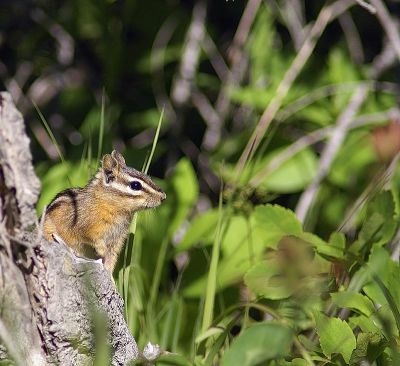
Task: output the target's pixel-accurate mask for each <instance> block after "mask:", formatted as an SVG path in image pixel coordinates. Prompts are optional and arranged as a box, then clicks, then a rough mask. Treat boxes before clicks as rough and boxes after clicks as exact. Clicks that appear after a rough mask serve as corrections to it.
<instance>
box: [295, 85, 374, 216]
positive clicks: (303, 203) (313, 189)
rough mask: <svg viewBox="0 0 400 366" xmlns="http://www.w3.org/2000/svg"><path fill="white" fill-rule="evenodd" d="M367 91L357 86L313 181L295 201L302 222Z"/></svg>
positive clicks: (363, 87)
mask: <svg viewBox="0 0 400 366" xmlns="http://www.w3.org/2000/svg"><path fill="white" fill-rule="evenodd" d="M367 93H368V88H367V87H366V86H365V85H362V86H359V87H358V88H357V89H356V91H355V92H354V94H353V96H352V98H351V100H350V102H349V104H348V106H347V108H346V109H345V110H344V111H343V113H342V114H341V115H340V116H339V119H338V121H337V123H336V127H335V129H334V131H333V133H332V135H331V138H330V139H329V141H328V143H327V145H326V146H325V148H324V150H323V152H322V154H321V159H320V161H319V166H318V170H317V173H316V175H315V177H314V179H313V181H312V182H311V184H310V185H309V186H308V187H307V189H306V190H305V191H304V192H303V194H302V195H301V197H300V199H299V202H298V203H297V207H296V215H297V217H298V219H299V220H300V221H301V222H302V223H304V222H305V219H306V217H307V214H308V212H309V209H310V207H311V206H312V204H313V202H314V199H315V197H316V195H317V193H318V191H319V186H320V184H321V182H322V180H323V179H324V178H325V176H326V175H327V174H328V172H329V170H330V167H331V165H332V162H333V159H334V158H335V156H336V154H337V152H338V150H339V149H340V147H341V146H342V143H343V141H344V139H345V137H346V134H347V131H348V129H349V127H350V123H351V121H352V120H353V118H354V116H355V115H356V114H357V112H358V110H359V109H360V107H361V106H362V104H363V102H364V100H365V98H366V96H367Z"/></svg>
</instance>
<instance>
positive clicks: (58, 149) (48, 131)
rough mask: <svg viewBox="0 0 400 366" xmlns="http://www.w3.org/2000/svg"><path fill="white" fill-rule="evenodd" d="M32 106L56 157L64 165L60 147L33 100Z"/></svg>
mask: <svg viewBox="0 0 400 366" xmlns="http://www.w3.org/2000/svg"><path fill="white" fill-rule="evenodd" d="M32 104H33V106H34V107H35V109H36V112H37V114H38V115H39V117H40V120H41V121H42V123H43V126H44V128H45V129H46V132H47V134H48V135H49V137H50V140H51V142H52V143H53V145H54V147H55V148H56V150H57V154H58V156H59V157H60V159H61V161H62V162H63V163H65V159H64V155H63V153H62V152H61V149H60V146H59V145H58V143H57V140H56V138H55V137H54V134H53V132H52V131H51V128H50V126H49V124H48V123H47V121H46V118H44V116H43V114H42V112H41V111H40V109H39V107H38V106H37V104H36V103H35V102H34V101H33V100H32Z"/></svg>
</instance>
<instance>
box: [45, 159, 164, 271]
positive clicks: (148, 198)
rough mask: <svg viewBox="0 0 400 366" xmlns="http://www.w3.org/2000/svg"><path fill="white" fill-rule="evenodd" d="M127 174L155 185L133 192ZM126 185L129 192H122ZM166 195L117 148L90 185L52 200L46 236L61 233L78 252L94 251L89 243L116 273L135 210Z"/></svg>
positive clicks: (48, 237)
mask: <svg viewBox="0 0 400 366" xmlns="http://www.w3.org/2000/svg"><path fill="white" fill-rule="evenodd" d="M127 175H128V176H129V177H131V178H136V179H138V180H139V181H141V182H144V183H145V184H147V185H148V186H149V187H150V188H149V189H143V190H140V191H136V192H133V193H135V194H136V195H133V193H132V194H130V192H129V185H128V184H129V182H127V179H126V176H127ZM116 184H119V185H118V186H116ZM125 186H126V187H127V188H126V190H127V191H122V190H121V189H125V188H124V187H125ZM121 187H122V188H121ZM144 188H145V187H144ZM146 188H147V187H146ZM165 198H166V195H165V193H164V192H163V191H162V190H161V189H160V188H159V187H158V186H157V185H155V184H154V183H153V182H152V181H151V179H150V177H148V176H147V175H145V174H143V173H141V172H138V171H136V170H135V169H133V168H129V167H127V166H126V165H125V160H124V159H123V157H122V155H121V154H119V153H118V152H116V151H113V152H112V154H111V155H109V154H107V155H105V156H104V157H103V163H102V167H101V168H100V170H99V172H98V173H97V174H96V175H95V177H93V178H92V180H91V181H90V182H89V183H88V184H87V185H86V186H85V187H83V188H74V189H67V190H65V191H63V192H61V193H59V194H58V195H57V196H56V197H55V198H54V199H53V201H52V202H51V203H50V205H49V206H48V208H47V210H46V213H45V218H44V227H43V228H44V235H45V237H46V239H47V240H49V241H51V240H53V234H57V235H58V236H60V237H61V238H62V239H63V240H64V242H65V243H66V244H67V245H68V246H70V247H71V248H72V249H73V251H74V252H75V253H76V254H77V255H79V256H84V257H86V256H92V255H91V254H90V248H92V250H93V249H94V252H95V256H96V257H100V258H102V259H103V262H104V266H105V267H106V269H107V270H109V271H110V272H111V273H112V271H113V270H114V267H115V264H116V261H117V259H118V255H119V253H120V252H121V250H122V247H123V245H124V242H125V239H126V237H127V235H128V230H129V224H130V222H131V221H132V217H133V214H134V213H135V212H136V211H138V210H142V209H146V208H149V207H156V206H158V205H159V204H160V203H161V201H163V200H164V199H165Z"/></svg>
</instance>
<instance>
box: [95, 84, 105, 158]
mask: <svg viewBox="0 0 400 366" xmlns="http://www.w3.org/2000/svg"><path fill="white" fill-rule="evenodd" d="M104 110H105V91H104V88H103V92H102V94H101V113H100V130H99V143H98V145H97V165H98V164H99V161H100V157H101V153H102V151H103V138H104Z"/></svg>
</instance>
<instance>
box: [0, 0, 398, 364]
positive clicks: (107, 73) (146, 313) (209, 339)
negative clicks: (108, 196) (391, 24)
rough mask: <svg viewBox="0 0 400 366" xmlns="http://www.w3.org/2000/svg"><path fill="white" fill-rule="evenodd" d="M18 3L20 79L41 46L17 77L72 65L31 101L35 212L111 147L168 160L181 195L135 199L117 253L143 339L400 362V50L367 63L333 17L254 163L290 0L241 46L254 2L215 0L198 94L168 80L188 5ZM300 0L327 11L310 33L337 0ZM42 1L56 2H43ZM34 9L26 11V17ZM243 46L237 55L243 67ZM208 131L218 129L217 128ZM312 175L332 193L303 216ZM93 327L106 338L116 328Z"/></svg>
mask: <svg viewBox="0 0 400 366" xmlns="http://www.w3.org/2000/svg"><path fill="white" fill-rule="evenodd" d="M9 3H10V4H11V5H10V7H11V11H10V14H14V13H15V14H14V16H10V15H9V14H8V12H4V14H7V15H2V14H3V13H1V12H0V21H2V22H3V23H4V24H5V25H6V26H4V27H3V28H2V29H4V31H3V32H4V33H2V34H1V37H0V38H1V40H2V42H0V43H1V44H0V50H1V51H4V55H5V57H4V58H2V75H1V77H2V79H4V80H3V84H4V86H5V87H8V86H9V85H13V83H15V82H16V83H17V84H18V83H20V82H21V83H24V82H23V81H21V80H22V79H24V70H25V68H24V67H25V66H26V65H28V66H29V67H28V68H27V69H29V70H31V71H29V76H27V77H26V78H27V80H26V83H25V85H20V86H19V87H20V88H21V90H22V91H23V92H24V93H25V92H26V94H27V95H29V97H30V98H31V97H32V99H35V98H34V97H35V95H34V94H35V93H34V91H35V90H37V89H40V88H37V85H51V86H54V85H55V84H57V83H55V82H54V81H53V80H64V79H65V81H63V83H62V87H61V90H59V91H58V92H57V91H55V93H56V95H55V96H53V97H52V96H50V97H49V98H50V100H49V101H48V102H46V100H45V101H43V100H44V99H46V98H44V97H43V96H42V95H41V94H39V95H36V97H37V100H38V102H37V103H38V108H37V110H35V111H34V113H30V112H29V106H28V107H27V106H26V105H25V104H26V103H25V102H26V101H24V103H21V107H22V108H23V109H24V110H25V111H27V112H26V119H27V128H28V131H29V133H31V135H32V150H33V155H34V159H35V163H36V169H37V174H38V175H39V176H40V178H41V181H42V194H41V197H40V200H39V202H38V204H37V211H38V214H39V215H40V214H41V213H42V211H43V208H44V207H45V205H47V204H48V203H49V202H50V201H51V199H52V198H53V197H54V196H55V195H56V194H57V193H58V192H59V191H61V190H63V189H65V188H68V187H71V186H83V185H84V184H86V182H87V181H88V179H90V177H91V176H92V174H93V173H94V171H95V170H96V168H97V167H98V163H99V157H100V156H101V155H102V154H103V153H104V152H108V151H110V150H111V149H112V148H115V147H117V148H118V149H120V150H121V152H122V153H123V154H124V156H125V157H126V161H127V163H128V165H130V166H133V167H135V168H137V169H140V168H141V167H144V169H143V170H145V171H147V169H149V172H150V174H152V175H155V176H159V177H160V176H162V177H164V179H162V180H157V179H156V180H157V182H158V183H159V184H160V186H161V187H163V189H164V190H165V191H166V193H167V200H166V201H165V202H163V203H162V205H161V206H160V207H159V208H157V209H156V210H151V211H145V212H141V213H139V214H138V215H137V220H136V219H135V221H134V223H133V224H132V226H131V230H130V237H129V240H128V241H127V245H126V248H125V250H124V253H123V255H122V256H121V263H120V265H119V267H118V270H117V271H116V273H115V278H116V283H117V285H118V289H119V291H120V293H121V296H122V297H123V299H124V302H125V316H126V320H127V323H128V326H129V328H130V330H131V331H132V333H133V334H134V336H135V339H136V340H137V342H138V344H139V346H140V347H142V348H143V346H144V345H145V344H146V343H147V342H148V341H151V342H152V343H158V344H160V345H161V346H162V347H163V348H164V349H165V350H167V351H169V352H171V353H170V354H165V355H163V356H162V357H161V358H160V360H159V361H158V363H157V364H159V365H183V366H186V365H196V366H212V365H217V364H219V365H223V366H224V365H229V366H231V365H232V366H235V365H244V366H245V365H269V366H281V365H282V366H284V365H288V366H289V365H291V366H312V365H318V366H320V365H321V366H322V365H337V366H343V365H354V366H355V365H359V364H362V362H364V361H366V362H369V364H371V365H377V366H388V365H397V364H400V355H399V352H398V345H399V344H400V336H399V330H400V310H399V309H400V289H399V283H400V266H399V263H398V252H399V250H398V246H399V244H398V241H399V217H400V168H399V164H398V162H397V161H396V160H395V157H396V153H398V149H399V147H396V146H397V145H396V141H395V142H393V140H391V137H393V136H397V135H396V133H398V130H394V131H395V132H393V131H392V130H389V132H387V127H385V128H382V127H381V126H383V125H388V124H390V123H391V118H392V117H390V116H392V114H390V115H389V114H388V113H387V110H388V109H391V108H393V107H395V106H396V105H397V104H396V100H397V99H398V91H397V89H398V88H397V89H396V88H395V87H394V84H393V83H392V82H393V81H394V80H396V77H395V76H396V75H395V73H394V71H393V70H392V69H394V68H392V69H388V70H387V71H385V74H384V75H383V76H382V77H377V80H375V79H371V76H370V75H372V74H373V73H372V72H371V67H372V66H373V65H372V64H371V63H368V62H369V61H368V62H365V61H364V62H361V61H357V62H355V57H356V56H357V52H355V50H354V49H353V48H351V47H350V49H349V47H348V45H347V43H346V42H348V40H349V37H345V34H344V32H340V28H339V26H338V24H337V23H336V20H334V21H333V24H332V25H330V26H329V27H332V28H331V29H330V28H328V29H327V31H326V32H323V34H322V35H321V37H319V36H318V37H317V38H318V39H317V41H318V42H317V45H316V48H315V50H314V52H313V53H312V54H311V55H310V57H309V58H308V59H307V60H306V64H305V66H304V67H300V70H299V75H298V76H297V77H295V78H294V80H293V82H292V83H290V85H288V90H287V94H285V97H284V98H283V100H282V102H281V104H280V106H279V108H277V111H276V113H275V112H274V113H275V114H274V117H275V118H273V121H272V123H271V124H270V125H269V129H268V130H267V132H266V133H265V134H264V135H263V136H261V135H260V136H257V137H259V138H260V147H259V148H257V149H255V150H254V153H255V154H254V158H252V159H248V160H247V161H246V164H245V165H244V167H243V169H241V170H240V171H239V172H238V171H237V163H238V159H239V157H240V156H241V154H242V153H243V150H244V148H245V146H246V144H248V143H249V138H250V136H251V134H252V132H253V131H254V129H255V128H257V126H260V124H259V123H260V118H261V116H262V115H263V113H264V112H265V111H266V108H267V107H271V106H270V103H271V101H272V100H273V99H274V98H276V96H277V94H278V92H281V91H282V90H283V89H285V88H286V85H284V86H283V87H282V85H281V83H282V80H283V78H284V77H285V75H287V74H286V73H287V72H288V70H291V72H292V74H290V75H293V68H291V66H292V62H293V60H294V59H296V56H298V46H299V44H297V45H296V47H297V48H296V47H295V43H296V42H292V37H293V36H294V35H293V29H292V28H290V27H289V24H290V19H286V17H288V16H289V18H290V16H291V15H293V14H294V13H293V14H292V13H290V12H289V11H292V10H293V9H294V8H293V9H292V7H291V6H290V5H289V6H288V4H289V3H290V1H286V2H283V1H276V2H273V3H274V4H275V3H276V4H275V6H270V5H269V4H268V5H267V3H268V2H267V3H264V2H263V3H262V5H260V7H259V8H258V10H257V13H256V14H255V18H254V23H252V24H250V25H251V26H250V28H249V30H248V32H249V33H248V36H245V38H246V39H245V40H244V44H243V48H241V46H240V44H241V42H242V40H240V39H235V41H238V44H239V45H236V44H229V36H230V35H231V36H232V37H233V34H234V33H235V32H236V27H237V25H238V24H242V23H241V22H240V19H241V17H242V15H243V11H244V6H245V5H246V4H247V3H246V2H240V1H233V2H231V1H222V2H221V1H220V2H208V9H207V18H206V24H205V29H206V30H207V32H206V39H205V41H204V43H203V44H201V47H200V46H199V47H200V53H199V60H198V61H199V63H198V67H197V66H196V67H194V68H195V70H194V75H193V84H191V83H192V78H191V77H190V78H189V79H190V80H188V82H189V83H190V92H191V93H192V94H190V98H189V101H188V103H186V104H184V105H180V104H179V103H177V102H176V101H175V100H174V97H173V94H174V93H173V92H172V89H173V88H174V86H175V85H176V81H177V79H178V78H179V75H180V73H181V69H182V68H181V64H180V62H181V60H182V59H184V58H183V57H182V55H183V53H182V52H183V51H184V50H185V47H186V45H187V35H188V33H187V32H188V29H190V27H189V25H190V23H189V22H190V19H191V17H192V14H191V11H192V8H191V5H189V4H186V3H185V4H183V3H182V4H183V6H181V5H182V4H180V3H179V2H174V1H172V2H171V1H169V2H163V1H159V0H155V2H154V3H152V4H151V5H152V6H149V4H148V3H146V2H140V1H130V0H127V1H123V2H118V1H113V0H109V1H100V2H95V1H94V0H80V1H79V2H78V1H70V2H67V1H64V2H63V1H61V2H60V3H59V4H57V6H56V7H55V6H50V5H49V6H46V7H45V6H44V5H41V3H43V2H35V4H34V5H32V6H33V7H34V9H33V10H32V9H31V8H30V5H29V4H28V5H26V9H25V13H24V11H22V10H21V9H24V6H25V5H18V6H20V8H18V9H17V8H15V9H14V8H13V6H14V5H12V3H13V2H9ZM299 3H304V11H305V12H306V13H305V14H304V15H305V16H304V19H307V21H311V22H312V23H310V24H309V25H308V26H307V27H305V28H304V32H305V34H306V35H307V34H309V30H310V29H311V27H312V25H311V24H314V22H315V12H316V11H319V9H320V8H321V6H323V4H322V3H325V2H322V3H321V2H320V1H316V0H310V1H308V2H307V6H305V2H301V1H300V2H299ZM36 8H38V9H36ZM13 9H14V10H13ZM287 9H289V10H287ZM36 10H39V14H40V11H42V12H43V13H44V14H45V16H46V17H48V18H44V19H46V21H41V20H40V19H39V18H40V16H39V17H38V18H37V19H36V18H35V19H36V20H34V21H33V20H32V19H33V18H34V17H35V15H32V14H36ZM12 11H14V13H12ZM293 11H294V10H293ZM363 11H364V10H363V9H358V10H356V11H354V12H353V10H352V12H351V17H352V18H354V26H356V27H358V28H359V29H358V33H359V36H360V38H361V41H362V42H361V43H360V45H362V46H363V47H364V48H365V50H363V51H364V52H362V53H364V54H365V55H366V59H368V60H373V59H375V60H376V59H378V58H377V54H376V52H377V49H380V48H381V45H382V44H385V42H386V40H385V41H383V39H386V38H385V37H386V36H384V35H385V32H383V30H382V29H381V28H380V27H379V24H378V22H365V21H364V18H363V17H365V14H364V13H363ZM299 19H300V18H299ZM345 19H346V18H344V19H341V23H340V24H341V25H343V23H344V22H345ZM295 20H296V19H295ZM292 21H293V19H292ZM41 22H42V23H41ZM246 22H249V23H251V22H252V21H250V20H249V19H247V20H246ZM246 22H245V23H246ZM25 23H26V24H27V27H29V29H30V31H29V32H26V31H24V30H23V31H21V30H18V28H19V27H21V25H20V24H25ZM36 23H38V24H36ZM39 23H40V24H39ZM375 23H376V24H375ZM49 24H53V25H54V27H53V26H52V27H51V29H48V27H49ZM246 24H247V23H246ZM58 27H60V28H58ZM335 27H336V28H335ZM344 28H345V27H344ZM350 28H351V27H350ZM31 29H32V30H31ZM54 29H61V30H65V32H67V33H68V34H69V35H70V36H71V38H72V39H73V41H74V46H73V47H75V53H74V54H73V55H72V57H73V60H72V61H70V62H71V63H70V64H68V63H62V62H61V61H60V60H59V58H60V56H59V53H58V52H59V51H60V50H59V49H58V48H59V46H60V47H61V45H58V42H59V39H57V42H55V40H54V39H53V37H54V36H55V34H56V33H57V32H55V31H54ZM296 29H297V28H296ZM332 30H333V32H332ZM349 32H350V33H351V31H348V30H347V33H349ZM244 33H246V32H243V29H241V31H240V32H238V33H237V34H238V35H240V36H242V35H243V34H244ZM57 34H58V33H57ZM333 34H334V35H333ZM371 34H374V37H372V38H373V39H371ZM348 35H349V34H347V36H348ZM350 35H351V34H350ZM298 36H299V39H300V38H301V37H300V35H298ZM378 36H379V37H382V40H379V42H378ZM239 38H240V37H239ZM294 38H295V37H294ZM350 38H351V39H352V40H353V41H357V40H356V38H357V37H350ZM211 41H213V42H211ZM56 43H57V45H56V46H54V47H53V46H51V45H53V44H56ZM189 44H191V43H190V42H189ZM221 45H222V46H221ZM236 47H238V49H236ZM52 48H54V50H53V49H52ZM227 49H229V56H228V55H227V54H226V53H225V50H227ZM36 50H38V51H36ZM237 51H239V53H237ZM237 55H239V56H243V59H242V60H241V63H240V64H239V66H237V65H236V70H235V69H234V68H232V69H229V70H228V68H230V67H231V66H232V65H233V64H234V63H235V59H236V58H237V57H238V56H237ZM303 55H304V54H303ZM239 58H240V57H239ZM3 63H4V66H3ZM214 67H215V70H214ZM296 67H299V64H296ZM290 68H291V69H290ZM60 70H62V71H60ZM296 70H297V69H296ZM296 70H295V71H296ZM7 72H8V73H9V75H8V74H7ZM14 73H15V78H14V76H13V74H14ZM49 73H50V75H51V76H52V77H53V78H50V79H45V78H46V77H47V76H48V75H49ZM241 73H243V75H241V76H243V77H241V76H240V75H239V74H241ZM4 75H5V76H4ZM71 75H72V77H71ZM230 78H232V80H233V82H230V81H232V80H231V79H230ZM14 79H15V82H14ZM221 79H223V80H221ZM10 80H11V81H10ZM286 80H287V79H286ZM388 80H389V81H391V83H389V82H387V81H388ZM383 81H384V82H385V83H382V82H383ZM185 82H186V79H185ZM361 84H363V85H368V88H369V89H368V93H367V96H366V97H365V100H364V101H363V103H362V105H361V107H360V109H359V110H357V111H355V112H356V115H355V118H354V119H353V120H352V121H351V124H350V126H349V129H348V130H347V131H346V132H345V138H344V141H343V143H342V144H341V145H340V146H338V150H337V151H336V152H335V153H334V155H333V156H332V164H331V165H330V166H328V168H327V171H326V172H325V171H324V170H325V167H324V164H326V162H323V161H321V153H322V152H323V150H324V148H325V147H326V141H327V139H329V138H330V137H331V136H332V130H333V129H334V128H335V127H336V122H337V120H338V118H339V117H340V116H342V115H343V113H344V112H345V111H346V109H347V108H348V106H349V101H350V100H351V98H352V96H353V94H354V91H355V90H357V88H358V87H359V86H360V85H361ZM35 85H36V87H35V88H36V89H35V88H33V86H35ZM57 85H58V84H57ZM57 85H55V86H56V87H57V88H58V87H59V86H57ZM170 87H171V88H172V89H171V90H170V89H169V88H170ZM279 88H280V89H279ZM14 89H15V87H14ZM16 89H18V88H16ZM50 89H51V88H50V87H49V90H50ZM51 90H52V89H51ZM50 94H51V93H50ZM46 95H47V94H46ZM35 100H36V99H35ZM225 103H226V104H227V105H228V108H227V111H226V113H225V112H224V104H225ZM157 106H163V108H165V116H164V115H163V114H162V113H161V110H159V109H158V108H157ZM272 107H274V105H273V106H272ZM160 109H161V108H160ZM32 110H33V108H32ZM271 110H274V108H271V109H268V111H269V112H270V111H271ZM205 111H206V112H205ZM215 115H216V116H217V117H218V118H217V119H215V118H210V116H214V117H215ZM264 117H265V116H264ZM161 120H163V124H162V126H161ZM216 121H217V122H221V126H220V129H219V127H218V125H219V123H216ZM392 125H396V124H395V123H393V124H392ZM213 129H215V130H217V131H214V130H213ZM218 129H219V130H218ZM210 131H211V132H212V133H211V135H212V137H213V138H216V143H215V146H214V145H213V146H206V145H207V144H206V143H205V136H206V135H207V133H209V132H210ZM385 131H386V132H385ZM250 142H251V141H250ZM390 149H391V150H390ZM396 149H397V150H396ZM386 150H388V151H389V153H387V152H386V154H387V155H385V151H386ZM64 160H65V161H64ZM321 172H322V173H324V174H322V179H321V180H319V182H318V184H317V185H316V186H314V183H313V182H314V180H315V178H316V177H319V175H320V174H321ZM325 173H326V174H325ZM310 185H311V186H310ZM310 187H311V188H316V194H315V199H314V201H313V204H312V205H311V207H310V209H309V210H308V215H307V219H306V220H305V223H304V224H303V223H302V222H300V221H299V220H298V218H297V216H296V213H295V211H296V206H297V204H298V202H299V198H300V197H301V196H302V195H303V194H304V192H305V191H306V190H307V189H309V188H310ZM96 337H97V340H98V344H101V340H102V338H101V337H102V335H101V333H100V334H96ZM102 352H104V353H102ZM108 352H109V350H108V348H106V349H103V350H101V351H100V350H99V351H98V352H97V357H96V364H97V365H102V364H106V363H107V361H108V356H109V354H108Z"/></svg>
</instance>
